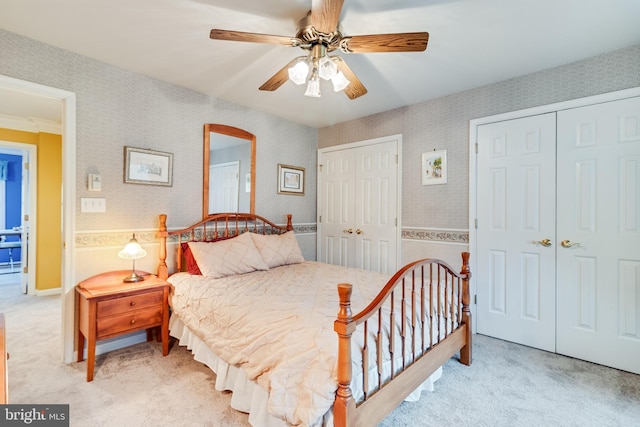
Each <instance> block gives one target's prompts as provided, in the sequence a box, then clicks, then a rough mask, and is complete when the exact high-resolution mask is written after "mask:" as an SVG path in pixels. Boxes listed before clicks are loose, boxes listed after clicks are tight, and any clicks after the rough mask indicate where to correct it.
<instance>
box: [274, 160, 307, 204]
mask: <svg viewBox="0 0 640 427" xmlns="http://www.w3.org/2000/svg"><path fill="white" fill-rule="evenodd" d="M278 194H293V195H296V196H304V168H298V167H295V166H288V165H282V164H278Z"/></svg>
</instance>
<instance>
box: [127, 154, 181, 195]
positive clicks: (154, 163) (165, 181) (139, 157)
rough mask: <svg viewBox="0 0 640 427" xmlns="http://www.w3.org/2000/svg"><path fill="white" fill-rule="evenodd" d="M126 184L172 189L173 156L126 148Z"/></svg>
mask: <svg viewBox="0 0 640 427" xmlns="http://www.w3.org/2000/svg"><path fill="white" fill-rule="evenodd" d="M124 182H125V183H126V184H147V185H164V186H167V187H171V186H172V185H173V154H172V153H165V152H162V151H154V150H146V149H143V148H133V147H124Z"/></svg>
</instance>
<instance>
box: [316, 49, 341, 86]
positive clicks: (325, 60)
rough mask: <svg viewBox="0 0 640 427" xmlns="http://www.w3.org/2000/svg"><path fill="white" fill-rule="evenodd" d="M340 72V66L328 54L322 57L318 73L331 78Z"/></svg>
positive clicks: (327, 78) (328, 78) (324, 77)
mask: <svg viewBox="0 0 640 427" xmlns="http://www.w3.org/2000/svg"><path fill="white" fill-rule="evenodd" d="M337 73H338V66H337V65H336V64H335V62H333V61H332V60H331V58H330V57H329V56H328V55H325V56H323V57H322V58H320V61H319V62H318V75H319V76H320V77H321V78H323V79H325V80H331V79H332V78H333V76H335V75H336V74H337Z"/></svg>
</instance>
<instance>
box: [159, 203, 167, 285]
mask: <svg viewBox="0 0 640 427" xmlns="http://www.w3.org/2000/svg"><path fill="white" fill-rule="evenodd" d="M167 235H168V233H167V215H166V214H160V229H159V232H158V236H159V237H160V256H159V258H160V262H159V263H158V278H160V279H162V280H166V279H167V277H169V269H168V268H167Z"/></svg>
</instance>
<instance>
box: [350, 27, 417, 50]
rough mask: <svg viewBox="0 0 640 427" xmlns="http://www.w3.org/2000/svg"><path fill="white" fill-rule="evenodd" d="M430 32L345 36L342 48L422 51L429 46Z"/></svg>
mask: <svg viewBox="0 0 640 427" xmlns="http://www.w3.org/2000/svg"><path fill="white" fill-rule="evenodd" d="M428 41H429V33H425V32H423V33H396V34H371V35H367V36H350V37H343V38H342V40H341V42H340V48H341V49H343V46H344V49H343V51H345V49H346V52H347V53H371V52H421V51H423V50H425V49H426V48H427V42H428Z"/></svg>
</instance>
